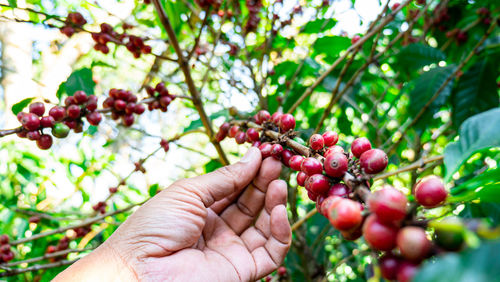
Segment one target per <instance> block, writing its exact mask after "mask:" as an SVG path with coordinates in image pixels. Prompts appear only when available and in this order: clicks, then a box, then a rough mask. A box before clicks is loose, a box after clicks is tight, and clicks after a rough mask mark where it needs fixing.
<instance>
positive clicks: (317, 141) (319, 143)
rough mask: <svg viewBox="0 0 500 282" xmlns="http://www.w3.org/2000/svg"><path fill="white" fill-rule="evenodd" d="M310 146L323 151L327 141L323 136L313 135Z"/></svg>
mask: <svg viewBox="0 0 500 282" xmlns="http://www.w3.org/2000/svg"><path fill="white" fill-rule="evenodd" d="M309 145H310V146H311V149H313V150H315V151H318V150H321V149H323V147H324V146H325V140H324V139H323V136H321V135H319V134H313V135H312V136H311V138H309Z"/></svg>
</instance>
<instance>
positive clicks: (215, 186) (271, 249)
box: [57, 148, 291, 281]
mask: <svg viewBox="0 0 500 282" xmlns="http://www.w3.org/2000/svg"><path fill="white" fill-rule="evenodd" d="M280 171H281V164H280V162H278V161H277V160H274V159H273V158H267V159H266V160H264V161H262V158H261V154H260V152H259V150H258V149H256V148H251V149H250V150H249V151H248V152H247V154H246V155H245V156H244V157H243V159H242V160H241V161H240V162H238V163H236V164H234V165H231V166H227V167H223V168H221V169H219V170H217V171H215V172H212V173H209V174H206V175H202V176H198V177H195V178H190V179H183V180H179V181H177V182H175V183H174V184H172V185H171V186H170V187H168V188H167V189H165V190H163V191H162V192H161V193H159V194H158V195H156V196H155V197H153V198H152V199H151V200H149V201H148V202H147V203H146V204H144V205H143V206H142V207H141V208H139V209H138V210H137V211H136V212H135V213H134V214H133V215H132V216H130V218H129V219H127V220H126V221H125V222H124V223H123V224H122V226H120V228H118V229H117V230H116V231H115V233H114V234H113V235H112V236H111V237H110V238H109V239H108V240H107V241H106V242H105V243H104V244H103V245H102V246H101V247H99V248H98V249H97V250H96V251H94V252H93V253H92V254H90V255H88V256H87V257H85V258H84V259H82V260H81V261H79V262H78V263H76V264H75V265H73V266H72V267H70V268H69V269H68V270H66V271H65V272H63V273H62V274H61V275H60V276H59V277H57V278H58V279H64V278H71V277H73V278H74V277H75V274H77V273H78V274H77V275H78V276H79V274H82V272H87V273H88V272H89V271H88V270H89V269H92V268H98V267H99V265H100V267H101V268H103V267H108V270H110V269H117V270H119V271H120V273H119V275H117V276H116V277H115V278H114V279H117V280H123V279H127V280H129V279H138V280H151V281H157V280H161V281H164V280H176V281H238V280H239V281H253V280H257V279H259V278H262V277H264V276H266V275H267V274H269V273H270V272H272V271H273V270H275V269H276V268H277V267H278V266H279V265H280V264H281V263H282V261H283V259H284V257H285V255H286V253H287V251H288V249H289V247H290V242H291V229H290V225H289V223H288V218H287V213H286V208H285V204H286V196H287V186H286V183H285V182H284V181H282V180H276V179H277V178H278V177H279V174H280ZM92 256H94V257H92ZM103 260H104V262H102V263H105V264H106V265H103V264H100V263H99V261H103ZM90 264H92V265H93V266H89V265H90ZM117 264H118V265H121V266H123V267H119V266H118V267H117V266H116V265H117ZM127 270H128V271H127ZM94 271H96V270H94ZM90 272H92V271H90ZM95 273H96V275H97V276H96V277H97V278H103V277H104V275H105V274H104V272H103V271H97V272H95ZM68 275H69V276H68ZM118 277H120V278H118Z"/></svg>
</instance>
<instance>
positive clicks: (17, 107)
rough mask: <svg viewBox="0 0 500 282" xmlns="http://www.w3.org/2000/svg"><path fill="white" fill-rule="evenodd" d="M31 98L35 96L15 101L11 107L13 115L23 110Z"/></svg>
mask: <svg viewBox="0 0 500 282" xmlns="http://www.w3.org/2000/svg"><path fill="white" fill-rule="evenodd" d="M33 99H35V98H26V99H24V100H22V101H20V102H17V103H16V104H14V105H13V106H12V108H11V110H12V112H13V113H14V115H17V114H18V113H20V112H22V111H23V110H24V108H26V106H28V105H29V104H30V103H31V101H33Z"/></svg>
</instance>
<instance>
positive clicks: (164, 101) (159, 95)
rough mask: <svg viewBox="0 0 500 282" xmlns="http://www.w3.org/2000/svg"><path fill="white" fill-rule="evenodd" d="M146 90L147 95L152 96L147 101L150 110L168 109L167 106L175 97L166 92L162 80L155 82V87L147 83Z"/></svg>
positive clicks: (164, 110)
mask: <svg viewBox="0 0 500 282" xmlns="http://www.w3.org/2000/svg"><path fill="white" fill-rule="evenodd" d="M146 92H147V93H148V95H149V97H151V98H153V99H151V101H149V102H147V104H148V110H150V111H152V110H155V109H160V110H161V111H162V112H166V111H167V110H168V106H169V105H170V103H172V101H173V100H175V97H176V96H175V95H172V94H170V93H169V92H168V89H167V87H165V83H163V82H160V83H158V84H156V87H155V88H153V87H151V86H149V85H148V86H146Z"/></svg>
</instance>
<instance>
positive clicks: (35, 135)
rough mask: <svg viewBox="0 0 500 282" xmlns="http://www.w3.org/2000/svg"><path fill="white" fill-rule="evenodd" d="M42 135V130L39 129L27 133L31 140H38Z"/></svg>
mask: <svg viewBox="0 0 500 282" xmlns="http://www.w3.org/2000/svg"><path fill="white" fill-rule="evenodd" d="M41 136H42V135H41V134H40V132H39V131H38V130H35V131H29V132H28V133H26V137H28V139H29V140H31V141H36V140H38V139H40V137H41Z"/></svg>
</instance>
